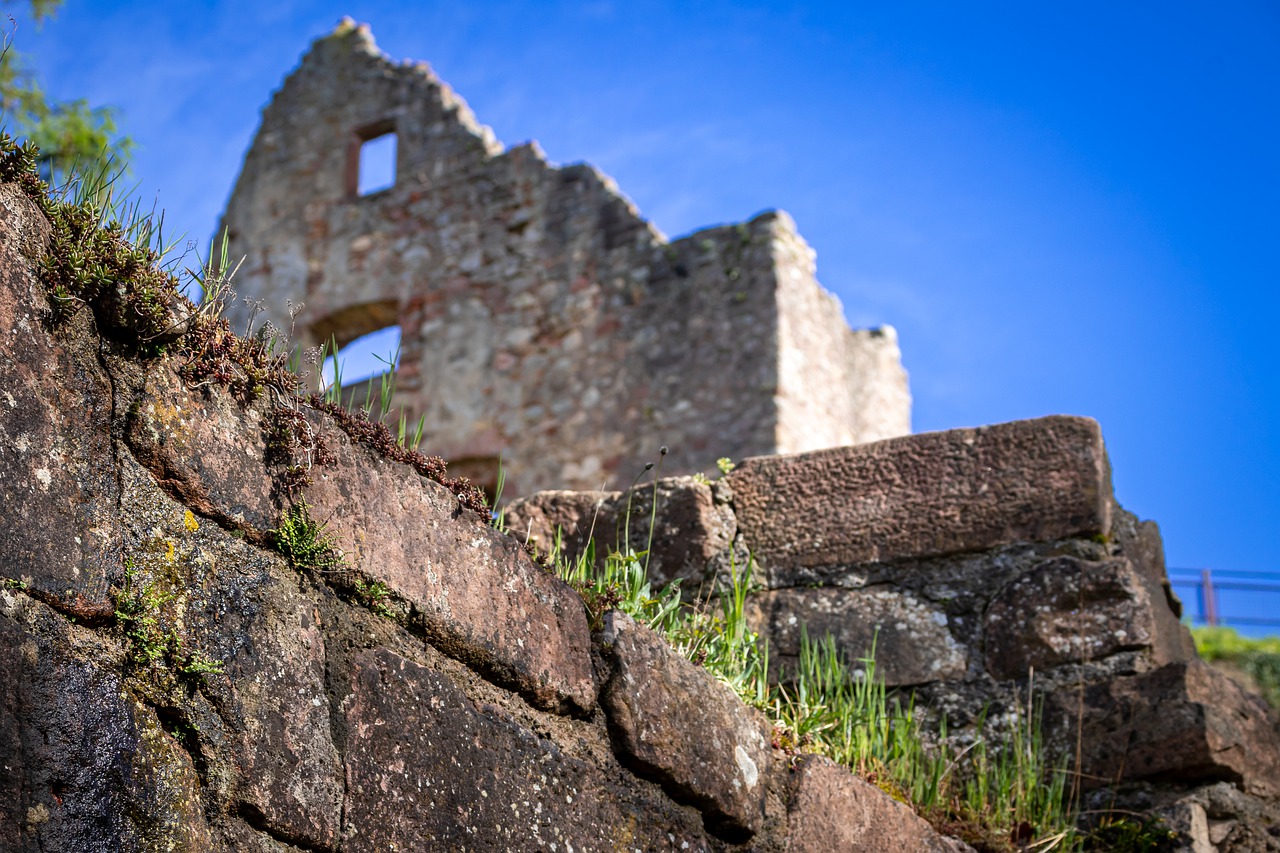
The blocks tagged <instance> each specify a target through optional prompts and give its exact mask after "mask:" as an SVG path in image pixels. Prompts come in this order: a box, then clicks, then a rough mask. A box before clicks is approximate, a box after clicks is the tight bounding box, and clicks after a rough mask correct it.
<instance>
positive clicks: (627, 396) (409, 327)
mask: <svg viewBox="0 0 1280 853" xmlns="http://www.w3.org/2000/svg"><path fill="white" fill-rule="evenodd" d="M387 129H394V131H395V133H396V135H397V139H398V150H397V180H396V183H395V185H394V186H393V187H392V188H390V189H387V190H384V191H382V192H378V193H374V194H371V195H365V196H360V195H357V194H356V192H355V184H354V183H353V180H352V175H353V172H352V170H353V168H354V165H353V164H354V160H353V158H354V157H355V156H356V153H357V152H358V149H359V143H360V140H361V139H362V138H364V137H367V136H368V135H370V134H372V133H376V132H381V131H385V130H387ZM223 225H224V226H225V227H226V228H227V229H229V232H230V236H231V254H232V256H233V257H237V258H238V257H240V256H245V257H246V261H245V264H244V266H243V267H242V268H241V270H240V272H239V275H238V278H237V280H238V284H237V289H238V290H239V291H240V292H241V294H242V295H243V296H247V297H250V298H253V299H261V300H263V315H262V316H263V317H264V318H268V319H270V320H271V321H272V322H274V323H275V324H276V325H277V326H279V327H281V328H283V329H288V328H290V326H291V325H294V322H293V321H291V320H290V318H289V316H288V308H287V303H288V302H289V301H290V300H291V301H292V302H293V303H294V304H297V303H305V304H306V309H305V311H304V312H303V313H302V314H301V315H299V316H298V318H297V321H296V326H295V328H294V335H295V338H296V340H298V341H299V342H302V343H304V344H312V343H315V342H318V341H322V340H327V339H328V338H329V336H330V335H333V336H335V337H336V339H337V342H338V343H339V344H340V345H341V344H344V343H346V342H347V341H350V340H351V339H353V338H355V337H357V336H359V335H362V334H365V333H368V332H372V331H375V330H377V329H379V328H381V327H385V326H389V325H399V327H400V329H401V335H402V338H401V347H402V352H401V361H400V369H399V374H398V385H399V393H398V397H397V402H398V405H400V406H402V407H403V408H404V409H406V410H407V411H408V413H409V414H410V415H411V416H413V417H414V418H416V417H417V416H418V415H421V414H425V415H426V424H427V443H428V445H429V446H431V447H433V448H435V449H437V450H438V451H440V452H441V453H442V454H443V455H444V456H445V457H446V458H449V459H451V460H456V461H457V463H458V466H459V467H460V469H461V468H466V469H468V470H474V471H475V472H476V473H477V474H481V473H482V472H483V473H485V474H487V475H489V476H492V472H493V471H494V470H496V461H497V458H498V456H499V455H501V456H502V459H503V464H504V467H505V468H506V471H507V475H508V489H509V491H508V492H507V493H508V494H516V495H519V494H528V493H530V492H531V491H534V490H536V489H546V488H598V487H600V486H601V485H602V484H612V485H614V486H615V487H616V486H617V485H620V484H623V485H624V484H626V483H628V482H630V481H631V479H632V478H633V477H634V476H635V475H636V474H637V473H638V472H639V471H640V469H641V466H642V465H643V464H644V462H645V461H648V460H650V459H652V458H654V456H655V455H656V453H657V450H658V447H659V446H660V445H666V446H668V447H669V448H670V449H671V454H670V456H669V458H668V459H667V466H668V470H669V471H673V472H683V473H692V472H694V471H706V472H710V471H713V470H714V465H713V463H714V460H715V459H716V458H718V457H720V456H732V457H735V458H739V457H743V456H748V455H757V454H763V453H774V452H780V451H781V452H793V451H801V450H812V449H815V448H820V447H830V446H837V445H844V444H851V443H856V442H860V441H869V440H874V439H879V438H886V437H889V436H893V435H901V434H904V433H907V432H909V431H910V398H909V394H908V391H907V382H906V375H905V373H904V372H903V370H902V367H901V365H900V362H899V351H898V346H897V339H896V335H895V334H894V332H893V330H892V329H891V328H887V327H886V328H883V329H877V330H872V331H859V332H852V331H850V330H849V328H848V327H847V326H846V324H845V322H844V320H843V311H842V310H841V308H840V305H839V303H838V301H837V300H836V299H835V297H833V296H832V295H831V294H830V293H827V292H826V291H825V290H823V289H822V288H821V286H820V285H819V284H818V283H817V280H816V278H815V277H814V256H813V251H812V250H811V249H810V248H809V247H808V246H807V245H806V244H805V243H804V240H803V239H802V238H801V237H800V236H799V235H798V234H797V233H796V229H795V225H794V223H793V222H792V221H791V219H790V218H789V217H788V216H786V214H783V213H765V214H761V215H760V216H757V217H755V218H754V219H752V220H750V221H749V222H746V223H743V224H739V225H729V226H723V227H717V228H710V229H707V230H703V231H699V232H697V233H695V234H692V235H690V236H688V237H685V238H683V239H679V240H676V241H674V242H668V240H667V239H666V238H665V237H663V236H662V235H661V234H660V233H658V231H657V230H656V229H655V228H654V227H653V226H652V225H650V224H649V223H648V222H646V221H645V220H643V219H642V218H640V216H639V214H638V213H637V211H636V209H635V207H634V206H633V205H632V204H631V203H630V202H629V201H628V200H627V199H626V198H625V197H624V196H623V195H621V194H620V193H619V192H618V190H617V188H616V187H615V186H614V185H613V184H612V182H611V181H610V180H609V179H608V178H606V177H605V176H603V175H602V174H600V173H599V172H598V171H596V170H595V169H593V168H591V167H589V166H585V165H571V166H566V167H554V166H552V165H550V164H548V162H547V161H546V158H545V157H544V156H543V154H542V152H541V151H540V150H539V149H538V148H537V146H536V145H535V144H527V145H521V146H518V147H514V148H510V149H504V148H503V147H502V146H501V145H500V144H498V143H497V142H496V141H495V140H494V138H493V135H492V133H491V132H490V131H489V130H488V129H487V128H485V127H483V126H482V125H480V124H479V123H478V122H477V121H476V119H475V118H474V116H473V115H472V114H471V112H470V110H469V109H468V108H467V105H466V104H465V103H464V102H463V101H462V100H461V99H460V98H459V97H457V95H455V94H454V93H453V92H452V91H451V90H450V89H449V87H448V86H446V85H445V84H444V83H442V82H440V81H439V80H438V79H437V78H436V77H435V76H434V75H433V74H432V73H431V71H430V70H429V69H428V68H427V67H426V65H425V64H421V63H419V64H413V63H404V64H396V63H393V62H391V61H389V60H388V59H387V58H386V57H385V56H384V55H383V54H381V53H380V52H379V51H378V49H377V47H376V46H375V45H374V43H373V40H372V38H371V37H370V35H369V33H368V31H367V29H365V28H363V27H360V28H357V27H355V26H353V25H350V24H344V25H342V26H340V27H339V28H338V30H336V31H335V32H334V33H333V34H331V35H330V36H328V37H326V38H323V39H320V40H319V41H317V42H316V43H315V44H314V45H313V46H312V49H311V50H310V51H309V52H308V53H307V54H306V56H304V57H303V59H302V62H301V64H300V65H299V67H298V68H297V69H296V70H295V71H294V72H293V73H292V74H290V76H289V77H288V78H287V79H286V80H285V83H284V85H283V87H282V88H281V89H280V91H278V92H277V93H276V94H275V96H274V97H273V98H272V100H271V103H270V104H269V105H268V106H267V108H266V109H265V111H264V113H263V117H262V125H261V127H260V129H259V131H258V133H257V136H256V137H255V139H254V142H253V145H252V147H251V149H250V151H249V153H248V155H247V157H246V159H245V164H244V169H243V171H242V173H241V175H240V177H239V179H238V181H237V183H236V186H235V189H234V191H233V193H232V195H231V199H230V202H229V204H228V207H227V211H226V213H225V215H224V218H223ZM220 230H221V229H220ZM237 312H238V313H236V314H234V315H233V316H234V319H235V320H236V322H237V323H238V324H241V325H243V324H246V323H248V322H249V316H248V314H249V311H248V309H247V308H246V307H245V306H244V305H241V306H240V307H239V308H238V309H237Z"/></svg>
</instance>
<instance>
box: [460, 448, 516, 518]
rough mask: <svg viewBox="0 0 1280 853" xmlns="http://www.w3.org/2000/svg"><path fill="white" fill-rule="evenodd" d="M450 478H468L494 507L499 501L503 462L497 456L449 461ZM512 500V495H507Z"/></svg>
mask: <svg viewBox="0 0 1280 853" xmlns="http://www.w3.org/2000/svg"><path fill="white" fill-rule="evenodd" d="M446 461H447V462H448V463H449V476H450V477H466V478H467V479H468V480H470V481H471V484H472V485H473V486H475V487H476V488H478V489H480V491H482V492H484V497H485V500H487V501H488V502H489V506H493V505H494V504H495V503H496V502H497V499H498V470H499V467H500V466H501V465H502V460H500V459H499V458H498V457H497V456H464V457H462V458H461V459H448V460H446ZM507 497H508V499H510V497H511V496H510V495H507Z"/></svg>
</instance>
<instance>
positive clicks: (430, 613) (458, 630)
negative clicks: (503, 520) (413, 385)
mask: <svg viewBox="0 0 1280 853" xmlns="http://www.w3.org/2000/svg"><path fill="white" fill-rule="evenodd" d="M332 438H333V440H332V444H333V447H334V454H335V456H336V457H337V461H336V463H335V465H334V466H333V467H332V468H326V469H324V470H323V472H320V473H318V476H316V478H315V483H314V485H312V486H310V487H309V488H308V489H307V490H306V499H307V501H308V502H309V503H310V506H311V510H310V511H311V513H312V514H313V516H314V517H315V518H317V519H320V520H323V521H325V522H327V524H328V526H329V532H330V533H331V535H332V536H333V537H334V539H335V540H336V541H337V543H338V545H339V546H340V547H341V548H342V549H343V551H344V553H345V554H346V557H347V559H348V560H349V561H350V563H351V565H352V566H353V567H354V569H355V570H356V572H358V573H359V574H360V575H362V576H363V577H364V578H366V579H367V581H368V582H373V583H384V584H386V585H387V587H388V588H390V590H391V591H392V593H394V594H395V595H396V596H398V597H400V598H402V599H404V600H405V601H406V602H408V603H409V605H410V606H411V608H412V610H411V616H410V618H411V619H412V620H413V621H414V622H415V624H418V625H420V626H421V628H422V630H423V631H424V632H425V633H426V635H427V638H428V640H429V641H430V642H431V643H432V644H433V645H435V646H436V647H437V648H439V649H441V650H442V651H444V652H445V653H446V654H449V655H450V656H452V657H456V658H457V659H459V660H461V661H463V662H465V663H468V664H470V665H472V666H474V667H477V668H479V669H480V670H482V671H484V672H486V673H488V674H490V675H491V676H492V677H494V678H496V679H497V680H499V681H500V682H501V683H503V684H505V685H508V686H511V687H514V688H515V689H517V690H519V691H520V692H521V693H523V694H524V695H526V696H527V697H528V698H529V699H530V701H532V702H534V703H535V704H537V705H538V706H539V707H542V708H547V709H552V710H562V711H567V712H586V711H589V710H590V709H591V708H592V707H594V705H595V694H596V689H595V681H594V677H593V674H592V670H591V653H590V648H591V634H590V631H589V630H588V628H587V617H586V611H585V610H584V609H583V606H582V600H581V599H580V598H579V597H578V595H577V593H575V592H574V591H573V590H572V589H570V587H569V586H568V585H567V584H565V583H564V582H563V581H561V580H559V579H558V578H556V577H555V576H553V575H552V574H550V573H549V572H547V571H545V570H543V569H541V568H539V567H538V566H535V565H534V564H533V563H532V561H530V559H529V558H528V556H527V555H526V554H525V553H524V551H523V549H522V548H521V547H520V545H519V543H518V542H517V541H516V540H515V539H514V538H512V537H510V536H505V535H503V534H501V533H498V532H497V531H495V530H493V529H492V528H491V527H489V526H488V525H487V524H486V523H484V521H483V520H482V519H480V518H479V517H478V516H476V515H475V514H474V513H470V512H468V511H465V510H462V509H460V508H459V506H458V501H457V499H456V498H455V497H454V496H453V494H452V493H450V492H449V491H448V490H446V489H445V488H444V487H443V486H440V485H439V484H437V483H433V482H431V481H429V480H426V479H425V478H423V477H420V476H418V475H417V474H416V473H415V472H414V471H413V470H412V469H410V468H408V467H407V466H404V465H398V464H395V463H391V462H387V461H385V460H382V459H380V458H378V457H376V456H375V455H373V454H372V453H368V452H365V451H364V450H362V449H360V448H353V447H351V445H350V441H349V440H348V439H347V438H346V436H345V435H341V434H339V435H334V436H333V437H332ZM464 513H466V514H465V515H464Z"/></svg>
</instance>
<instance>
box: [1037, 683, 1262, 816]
mask: <svg viewBox="0 0 1280 853" xmlns="http://www.w3.org/2000/svg"><path fill="white" fill-rule="evenodd" d="M1072 698H1073V697H1071V696H1070V694H1066V695H1064V696H1063V697H1062V698H1061V699H1058V700H1056V701H1057V703H1058V707H1057V708H1056V709H1055V711H1054V714H1053V716H1054V717H1056V721H1057V725H1059V726H1061V727H1063V728H1064V729H1069V730H1070V731H1071V732H1072V733H1073V734H1074V732H1075V730H1076V729H1075V727H1076V725H1077V723H1076V715H1077V705H1076V703H1075V702H1073V701H1072ZM1079 726H1080V729H1079V730H1080V733H1081V741H1082V743H1083V744H1084V745H1085V751H1084V754H1083V756H1082V765H1081V771H1082V773H1083V774H1084V776H1083V778H1084V779H1085V781H1086V783H1089V784H1093V785H1096V784H1099V783H1105V782H1106V781H1108V780H1117V779H1152V780H1157V781H1160V780H1163V781H1172V780H1181V781H1193V782H1205V781H1214V780H1225V781H1229V782H1233V783H1235V784H1238V785H1240V786H1241V787H1243V788H1244V789H1245V790H1246V791H1249V792H1251V793H1255V794H1258V795H1260V796H1267V797H1275V796H1277V794H1280V738H1278V737H1277V734H1276V726H1277V723H1276V718H1275V715H1274V712H1272V711H1271V710H1270V709H1269V708H1268V707H1267V704H1266V703H1265V702H1264V701H1263V700H1262V699H1261V698H1259V697H1257V696H1254V695H1252V694H1249V693H1247V692H1245V691H1244V690H1243V689H1242V688H1241V687H1240V686H1239V685H1237V684H1236V683H1235V682H1233V681H1232V680H1231V679H1230V678H1228V677H1227V676H1226V675H1223V674H1222V673H1220V672H1218V671H1217V670H1215V669H1213V668H1212V667H1210V666H1209V665H1208V664H1206V663H1204V662H1203V661H1200V660H1193V661H1190V662H1188V663H1175V664H1168V665H1167V666H1163V667H1161V668H1160V669H1157V670H1154V671H1152V672H1147V673H1142V674H1140V675H1135V676H1130V677H1127V678H1117V679H1115V680H1113V681H1110V682H1103V683H1100V684H1094V685H1092V686H1090V687H1087V688H1086V689H1085V691H1084V699H1083V717H1082V719H1081V721H1080V723H1079Z"/></svg>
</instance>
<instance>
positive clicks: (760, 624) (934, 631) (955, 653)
mask: <svg viewBox="0 0 1280 853" xmlns="http://www.w3.org/2000/svg"><path fill="white" fill-rule="evenodd" d="M747 618H748V621H749V623H750V624H751V627H752V629H753V630H755V631H757V632H759V633H760V635H761V636H762V637H764V638H766V639H767V640H768V641H769V665H770V668H771V669H772V670H774V674H776V676H777V677H780V678H783V679H787V678H789V677H791V675H792V674H793V673H794V672H795V667H796V664H797V662H798V660H799V656H800V647H801V641H802V638H803V636H804V634H805V632H806V631H807V632H808V636H809V638H810V639H811V640H813V641H815V642H818V641H820V640H821V639H822V638H823V637H825V636H828V635H830V636H831V637H832V638H833V639H834V640H835V643H836V648H837V650H838V651H839V652H840V653H841V654H842V655H843V656H844V659H845V660H846V661H848V662H849V663H850V664H851V665H854V666H857V665H858V661H859V660H860V659H862V658H865V657H867V656H868V655H869V654H871V652H872V650H873V647H874V651H875V666H876V676H877V677H879V678H883V679H884V681H885V683H886V684H887V685H889V686H893V687H897V686H903V685H914V684H925V683H928V682H931V681H951V680H955V679H961V678H964V676H965V672H966V669H967V667H968V652H967V650H966V649H965V648H964V647H963V646H962V645H960V644H959V643H957V642H956V640H955V638H954V637H952V636H951V632H950V631H949V630H948V629H947V615H946V613H944V612H943V611H942V610H940V609H938V608H937V606H936V605H932V604H930V603H928V602H923V601H920V600H919V599H917V598H916V597H915V596H913V595H912V594H911V593H910V592H907V591H904V590H901V589H897V588H895V587H891V586H877V587H869V588H864V589H839V588H823V587H820V588H816V589H780V590H773V591H770V592H764V593H760V594H758V595H754V596H751V597H750V598H749V599H748V600H747ZM775 667H776V669H775Z"/></svg>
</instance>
